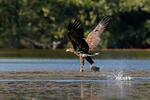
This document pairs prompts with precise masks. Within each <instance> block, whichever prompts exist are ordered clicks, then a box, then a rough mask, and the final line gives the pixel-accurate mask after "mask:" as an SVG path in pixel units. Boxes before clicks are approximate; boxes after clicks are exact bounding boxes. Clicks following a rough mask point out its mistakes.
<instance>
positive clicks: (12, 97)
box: [0, 58, 150, 100]
mask: <svg viewBox="0 0 150 100" xmlns="http://www.w3.org/2000/svg"><path fill="white" fill-rule="evenodd" d="M94 61H95V63H94V65H95V66H97V67H100V69H101V72H103V70H111V72H114V73H113V74H114V76H109V75H107V74H104V76H105V77H107V78H105V79H94V78H93V79H92V78H89V79H84V78H82V79H80V78H79V79H78V78H76V79H70V78H69V79H67V78H65V79H42V78H41V79H40V78H38V79H35V78H34V77H33V79H32V78H30V79H24V78H23V77H26V76H21V77H22V79H15V78H13V77H9V78H8V79H7V78H3V77H4V76H3V77H2V75H1V78H0V98H1V99H2V100H150V96H149V94H150V77H149V76H150V75H149V76H148V75H147V76H144V75H143V71H149V70H150V60H149V59H147V60H146V59H132V60H131V59H103V60H102V59H95V60H94ZM84 68H85V69H86V70H89V64H88V62H85V66H84ZM30 69H31V70H34V69H48V70H51V69H64V70H65V69H66V70H67V69H80V61H79V59H19V58H1V59H0V71H1V72H7V73H9V72H10V73H9V75H10V76H11V72H13V71H21V70H30ZM124 70H126V71H128V70H132V72H133V73H134V70H135V71H137V70H138V71H139V74H138V75H134V74H133V73H132V74H127V75H125V74H124ZM84 73H85V74H86V72H84ZM84 73H83V74H82V75H84ZM87 73H92V74H97V75H99V74H98V73H99V72H98V73H93V72H87ZM108 73H109V72H108ZM140 73H141V74H140ZM30 74H32V73H30ZM100 74H101V73H100ZM37 75H38V74H37ZM81 77H82V76H81ZM118 77H119V78H118ZM125 77H130V79H125Z"/></svg>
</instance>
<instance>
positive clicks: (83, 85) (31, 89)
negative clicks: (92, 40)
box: [0, 80, 150, 100]
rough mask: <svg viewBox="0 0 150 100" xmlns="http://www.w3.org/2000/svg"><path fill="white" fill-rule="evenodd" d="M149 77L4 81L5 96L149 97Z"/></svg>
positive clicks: (72, 99) (68, 99) (0, 95)
mask: <svg viewBox="0 0 150 100" xmlns="http://www.w3.org/2000/svg"><path fill="white" fill-rule="evenodd" d="M149 89H150V83H149V82H146V81H143V82H142V81H136V82H135V81H115V80H108V81H100V80H99V81H94V80H93V81H92V80H91V81H86V80H85V81H84V80H80V81H79V80H78V81H74V82H72V81H71V80H70V81H66V82H65V81H60V82H59V80H58V81H57V82H55V81H54V80H53V81H50V80H49V81H17V82H15V81H10V82H9V81H3V82H2V81H1V82H0V99H1V100H10V99H12V100H43V99H44V100H45V99H48V100H133V99H134V100H149V99H150V97H149V93H150V91H149Z"/></svg>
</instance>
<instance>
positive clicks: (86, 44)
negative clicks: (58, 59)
mask: <svg viewBox="0 0 150 100" xmlns="http://www.w3.org/2000/svg"><path fill="white" fill-rule="evenodd" d="M108 21H109V19H108V18H107V17H105V18H103V19H102V20H101V21H100V22H99V23H98V25H97V26H96V27H95V29H94V30H93V31H92V32H90V33H89V35H88V36H87V38H86V40H84V32H83V28H82V25H81V22H80V21H79V20H78V19H76V20H75V21H74V22H73V23H70V24H69V25H68V27H67V30H68V38H69V40H70V41H71V43H72V45H73V48H69V49H66V52H72V53H74V54H76V55H77V56H79V57H80V63H81V68H80V72H83V66H84V59H86V60H87V61H88V62H89V63H90V70H91V71H92V64H93V63H94V61H93V60H92V58H91V57H90V56H95V55H98V53H90V52H89V50H93V49H94V48H95V47H96V46H97V45H98V44H99V42H100V40H101V38H100V37H101V34H102V32H103V31H104V29H105V27H106V25H107V24H108Z"/></svg>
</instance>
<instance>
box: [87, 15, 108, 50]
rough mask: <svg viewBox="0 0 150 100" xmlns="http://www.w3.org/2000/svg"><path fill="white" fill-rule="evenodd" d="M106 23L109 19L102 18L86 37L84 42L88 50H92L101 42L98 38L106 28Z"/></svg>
mask: <svg viewBox="0 0 150 100" xmlns="http://www.w3.org/2000/svg"><path fill="white" fill-rule="evenodd" d="M108 21H109V19H108V18H107V17H105V18H103V19H102V20H101V21H100V22H99V23H98V25H97V26H96V27H95V29H94V30H93V31H92V32H90V33H89V35H88V36H87V38H86V42H87V44H88V46H89V49H90V50H93V49H94V48H95V47H96V46H97V45H98V44H99V42H100V40H101V38H100V36H101V34H102V33H103V31H104V29H105V27H106V26H107V24H108Z"/></svg>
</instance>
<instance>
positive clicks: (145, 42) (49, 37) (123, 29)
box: [0, 0, 150, 48]
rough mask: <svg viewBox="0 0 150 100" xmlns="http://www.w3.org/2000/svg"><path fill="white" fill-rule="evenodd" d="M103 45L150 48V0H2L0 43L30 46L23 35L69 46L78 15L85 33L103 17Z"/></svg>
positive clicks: (10, 46)
mask: <svg viewBox="0 0 150 100" xmlns="http://www.w3.org/2000/svg"><path fill="white" fill-rule="evenodd" d="M104 16H108V17H109V18H110V23H109V25H108V27H107V29H106V31H105V32H104V33H103V35H102V41H101V43H100V44H99V47H101V48H149V47H150V0H132V2H131V0H0V47H3V48H28V47H29V46H30V45H29V43H28V42H26V41H25V39H24V37H28V38H31V39H33V40H36V41H39V42H41V43H52V42H53V41H61V43H62V45H63V47H68V46H70V43H69V41H68V39H67V35H66V33H67V30H66V26H67V24H68V23H69V22H70V21H72V20H73V19H74V18H76V17H78V18H79V19H80V20H81V22H82V23H83V27H84V31H85V36H87V35H88V33H89V32H90V31H91V30H92V29H93V28H94V27H95V26H96V24H97V23H98V21H99V20H100V19H101V18H102V17H104Z"/></svg>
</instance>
